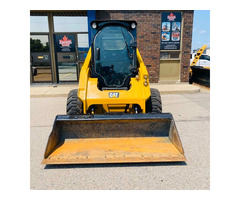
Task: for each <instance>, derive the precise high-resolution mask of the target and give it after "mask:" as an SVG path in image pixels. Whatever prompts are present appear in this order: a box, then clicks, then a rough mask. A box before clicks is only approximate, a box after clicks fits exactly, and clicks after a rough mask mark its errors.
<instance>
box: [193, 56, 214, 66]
mask: <svg viewBox="0 0 240 200" xmlns="http://www.w3.org/2000/svg"><path fill="white" fill-rule="evenodd" d="M195 55H196V53H193V54H192V55H191V56H192V57H191V59H190V65H191V63H192V61H193V59H194V57H195ZM195 66H201V67H210V56H209V55H206V54H202V55H201V57H200V58H199V60H198V62H197V64H196V65H195Z"/></svg>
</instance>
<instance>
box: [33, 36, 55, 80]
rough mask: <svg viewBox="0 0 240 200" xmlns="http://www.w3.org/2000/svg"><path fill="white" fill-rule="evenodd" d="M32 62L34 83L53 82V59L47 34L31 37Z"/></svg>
mask: <svg viewBox="0 0 240 200" xmlns="http://www.w3.org/2000/svg"><path fill="white" fill-rule="evenodd" d="M30 61H31V75H32V81H33V82H52V70H51V57H50V53H49V40H48V35H47V34H36V35H35V34H31V35H30Z"/></svg>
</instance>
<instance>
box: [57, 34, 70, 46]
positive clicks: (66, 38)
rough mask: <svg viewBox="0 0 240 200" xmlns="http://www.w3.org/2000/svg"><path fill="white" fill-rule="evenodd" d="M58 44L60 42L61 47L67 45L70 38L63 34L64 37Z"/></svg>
mask: <svg viewBox="0 0 240 200" xmlns="http://www.w3.org/2000/svg"><path fill="white" fill-rule="evenodd" d="M59 44H61V45H62V47H69V46H70V45H71V44H72V40H70V39H68V37H66V35H64V37H63V38H62V39H61V40H59Z"/></svg>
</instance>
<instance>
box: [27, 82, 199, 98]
mask: <svg viewBox="0 0 240 200" xmlns="http://www.w3.org/2000/svg"><path fill="white" fill-rule="evenodd" d="M150 87H151V88H156V89H158V90H159V91H160V93H161V94H191V93H197V92H200V88H199V87H198V86H196V85H189V84H188V83H180V84H159V83H151V84H150ZM77 88H78V84H57V85H54V84H33V85H31V86H30V96H31V97H67V95H68V92H69V91H70V90H72V89H77Z"/></svg>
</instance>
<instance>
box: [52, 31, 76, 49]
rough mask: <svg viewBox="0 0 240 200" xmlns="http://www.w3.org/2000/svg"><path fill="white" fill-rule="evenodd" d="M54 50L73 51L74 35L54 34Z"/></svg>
mask: <svg viewBox="0 0 240 200" xmlns="http://www.w3.org/2000/svg"><path fill="white" fill-rule="evenodd" d="M55 37H56V39H55V40H56V41H55V44H56V50H57V52H74V51H75V37H74V35H56V36H55Z"/></svg>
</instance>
